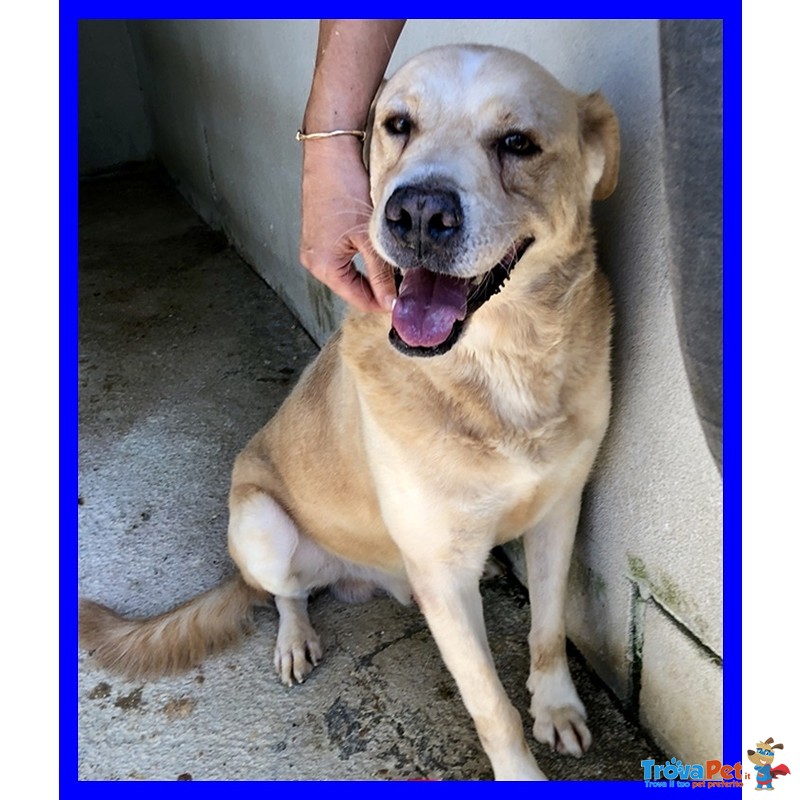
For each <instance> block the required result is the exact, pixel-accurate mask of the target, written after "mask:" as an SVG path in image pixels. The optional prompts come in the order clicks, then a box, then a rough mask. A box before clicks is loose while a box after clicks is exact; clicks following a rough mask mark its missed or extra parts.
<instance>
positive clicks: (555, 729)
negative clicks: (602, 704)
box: [531, 706, 592, 758]
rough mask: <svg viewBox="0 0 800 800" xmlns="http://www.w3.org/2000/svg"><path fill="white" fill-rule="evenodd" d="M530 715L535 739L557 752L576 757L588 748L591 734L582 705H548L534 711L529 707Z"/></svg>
mask: <svg viewBox="0 0 800 800" xmlns="http://www.w3.org/2000/svg"><path fill="white" fill-rule="evenodd" d="M531 715H533V716H534V721H533V735H534V737H535V738H536V740H537V741H539V742H542V743H544V744H549V745H550V747H552V748H553V749H554V750H555V751H556V752H557V753H561V754H562V755H571V756H575V757H576V758H578V757H580V756H582V755H583V754H584V753H585V752H586V751H587V750H588V749H589V745H591V743H592V734H591V733H590V731H589V728H588V726H587V725H586V717H585V715H584V713H583V710H582V707H581V708H576V707H575V706H561V707H558V708H553V707H552V706H550V707H546V708H543V709H537V710H536V711H535V712H534V710H533V708H531Z"/></svg>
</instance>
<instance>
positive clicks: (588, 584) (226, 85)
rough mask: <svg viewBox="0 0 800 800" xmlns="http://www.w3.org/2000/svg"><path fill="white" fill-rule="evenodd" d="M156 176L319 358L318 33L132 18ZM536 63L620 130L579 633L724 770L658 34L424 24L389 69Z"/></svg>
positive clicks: (600, 209)
mask: <svg viewBox="0 0 800 800" xmlns="http://www.w3.org/2000/svg"><path fill="white" fill-rule="evenodd" d="M127 30H128V31H130V34H131V40H132V43H133V50H134V53H135V56H136V63H137V66H138V75H139V79H140V81H141V85H142V88H143V91H144V96H145V98H146V103H147V107H148V111H149V115H150V119H151V121H152V131H153V141H154V149H155V152H156V153H157V156H158V158H159V160H160V161H161V162H162V163H163V164H164V165H165V166H166V168H167V169H168V171H169V172H170V174H171V175H172V176H173V178H174V179H175V180H176V182H177V184H178V186H179V188H180V189H181V190H182V191H183V193H184V195H185V196H186V197H187V198H188V199H189V201H190V202H191V203H192V204H193V205H194V206H195V208H197V209H198V211H199V212H200V213H201V214H202V215H203V216H204V217H205V218H206V219H207V220H208V221H209V222H210V223H211V224H213V225H215V226H218V227H222V228H223V229H224V230H225V231H226V233H227V235H228V236H229V238H230V239H231V240H232V241H233V242H234V243H235V244H236V246H237V247H238V248H239V250H240V251H241V253H242V254H243V255H244V257H245V258H246V259H247V260H248V261H249V262H250V263H251V264H252V265H253V266H254V268H255V269H256V270H258V271H259V272H260V273H261V274H262V275H263V276H264V278H265V279H266V280H267V281H268V282H269V283H270V284H271V285H272V286H273V287H274V288H275V289H276V290H277V291H278V292H279V294H280V295H281V296H282V297H283V298H284V299H285V300H286V301H287V303H288V304H289V305H290V307H292V308H293V309H294V310H295V312H296V313H297V314H298V316H299V317H300V319H301V320H302V321H303V324H304V325H305V326H306V327H307V328H308V330H309V331H310V332H311V333H312V335H313V336H315V338H317V340H318V341H322V340H324V339H325V337H326V336H327V335H328V334H329V333H330V331H331V330H332V328H333V327H334V326H335V325H336V322H337V320H338V318H339V314H340V312H341V305H340V304H339V303H338V301H334V300H332V299H331V297H330V295H329V293H328V292H327V290H325V289H324V287H322V286H320V285H318V284H317V283H315V282H314V281H313V280H312V279H310V278H309V277H308V276H307V275H306V273H305V271H304V270H303V269H302V268H300V267H299V265H298V262H297V249H298V244H297V243H298V236H299V218H298V207H299V176H300V157H301V153H300V148H299V146H298V145H297V143H296V142H295V141H294V138H293V136H294V132H295V130H296V128H297V127H298V125H299V123H300V120H301V118H302V113H303V107H304V103H305V98H306V94H307V91H308V87H309V84H310V78H311V72H312V68H313V60H314V51H315V44H316V21H315V20H293V21H292V20H289V21H286V20H282V21H269V20H267V21H135V22H134V21H131V22H129V23H128V25H127ZM467 41H478V42H484V43H494V44H502V45H505V46H508V47H512V48H515V49H518V50H521V51H523V52H526V53H528V54H529V55H531V56H532V57H533V58H535V59H536V60H538V61H539V62H541V63H542V64H543V65H544V66H545V67H547V68H548V69H549V70H550V71H551V72H553V73H554V74H555V75H556V77H558V78H559V79H560V80H561V81H562V83H564V84H565V85H567V86H569V87H570V88H573V89H576V90H580V91H586V92H588V91H591V90H594V89H597V88H600V89H602V91H603V92H604V93H605V95H606V96H607V97H608V99H609V100H610V101H611V103H612V105H613V106H614V108H615V109H616V111H617V113H618V115H619V118H620V123H621V129H622V168H621V175H620V183H619V189H618V190H617V192H616V194H615V195H614V196H613V197H612V198H611V199H609V200H607V201H605V202H604V203H601V204H598V206H597V209H596V221H597V228H598V235H599V241H600V244H599V253H600V257H601V261H602V263H603V266H604V268H605V269H606V271H607V272H608V273H609V275H610V278H611V281H612V284H613V287H614V292H615V296H616V307H617V322H616V328H615V350H614V392H615V394H614V415H613V420H612V424H611V428H610V430H609V434H608V438H607V440H606V442H605V445H604V447H603V450H602V453H601V456H600V458H599V462H598V465H597V469H596V472H595V475H594V478H593V480H592V483H591V485H590V487H589V489H588V491H587V495H586V500H585V504H584V513H583V517H582V525H581V531H580V535H579V541H578V545H577V552H576V556H575V560H574V566H573V572H572V576H571V584H572V592H571V596H570V601H569V609H568V610H569V634H570V636H571V638H572V640H573V641H574V642H575V644H576V645H577V646H578V647H579V649H580V650H581V652H582V653H583V654H584V655H585V656H586V658H587V659H589V661H590V662H591V663H592V665H593V666H594V667H595V669H596V670H597V672H598V673H599V674H600V675H601V677H602V678H603V679H604V680H605V681H606V682H607V683H608V684H609V685H610V686H611V687H612V688H613V690H614V691H615V692H616V693H617V694H618V695H619V697H620V698H622V700H623V701H624V702H625V703H626V704H627V705H628V706H629V708H631V709H632V710H633V711H634V712H636V713H638V714H639V715H640V718H641V719H642V721H643V722H644V723H645V724H646V725H647V726H648V728H649V729H650V731H651V732H652V734H653V736H654V737H655V738H656V740H658V742H659V743H660V744H661V745H663V746H664V747H665V748H666V749H667V750H668V751H669V752H670V754H671V755H676V756H679V757H681V758H682V759H684V760H686V759H691V760H693V761H694V760H702V759H705V758H718V757H720V754H721V733H720V731H721V667H720V663H721V661H720V657H721V653H722V620H721V606H722V603H721V591H722V566H721V486H720V478H719V475H718V472H717V470H716V467H715V464H714V462H713V460H712V458H711V456H710V455H709V453H708V449H707V447H706V443H705V441H704V438H703V434H702V431H701V428H700V425H699V423H698V420H697V416H696V414H695V410H694V407H693V404H692V399H691V396H690V392H689V387H688V384H687V379H686V375H685V371H684V367H683V363H682V360H681V352H680V347H679V344H678V337H677V332H676V325H675V319H674V312H673V305H672V300H671V296H670V284H669V278H668V259H669V252H668V248H667V242H666V236H665V231H666V207H665V202H664V197H663V189H662V187H663V174H662V149H661V148H662V141H661V132H662V119H661V103H660V85H659V52H658V26H657V22H656V21H654V20H644V21H641V20H639V21H637V20H615V21H603V20H594V21H580V20H566V21H564V20H561V21H559V20H480V21H477V20H425V21H411V22H409V23H408V25H407V27H406V30H405V32H404V33H403V35H402V37H401V40H400V43H399V44H398V47H397V50H396V52H395V55H394V58H393V60H392V64H391V65H390V71H392V69H393V68H394V67H395V66H397V65H398V64H400V63H402V61H404V60H405V59H406V58H408V57H409V56H411V55H413V54H414V53H416V52H418V51H420V50H422V49H424V48H426V47H428V46H431V45H435V44H440V43H447V42H467Z"/></svg>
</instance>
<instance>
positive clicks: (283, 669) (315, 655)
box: [275, 624, 322, 686]
mask: <svg viewBox="0 0 800 800" xmlns="http://www.w3.org/2000/svg"><path fill="white" fill-rule="evenodd" d="M321 658H322V643H321V642H320V638H319V636H318V635H317V632H316V631H315V630H314V629H313V628H312V627H311V626H310V625H305V624H295V625H281V628H280V630H279V631H278V641H277V643H276V645H275V671H276V672H277V673H278V675H279V677H280V679H281V681H282V682H283V683H285V684H286V685H287V686H294V685H295V684H296V683H303V681H304V680H305V679H306V678H307V677H308V675H309V673H310V672H311V670H312V669H314V667H316V666H317V664H319V662H320V659H321Z"/></svg>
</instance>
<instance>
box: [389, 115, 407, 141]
mask: <svg viewBox="0 0 800 800" xmlns="http://www.w3.org/2000/svg"><path fill="white" fill-rule="evenodd" d="M383 127H384V128H385V129H386V130H387V131H388V132H389V133H390V134H392V136H407V135H408V134H409V133H410V132H411V120H410V119H409V118H408V117H404V116H402V115H400V114H398V115H397V116H396V117H389V119H387V120H386V122H384V123H383Z"/></svg>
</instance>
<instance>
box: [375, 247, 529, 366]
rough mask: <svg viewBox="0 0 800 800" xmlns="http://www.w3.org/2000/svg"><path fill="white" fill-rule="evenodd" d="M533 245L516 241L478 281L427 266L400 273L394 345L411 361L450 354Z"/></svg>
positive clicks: (393, 327)
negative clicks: (472, 316) (434, 270)
mask: <svg viewBox="0 0 800 800" xmlns="http://www.w3.org/2000/svg"><path fill="white" fill-rule="evenodd" d="M531 244H533V237H529V238H527V239H522V240H520V241H519V242H515V243H514V244H513V245H512V246H511V247H510V248H509V249H508V251H507V252H506V254H505V255H504V256H503V258H502V259H501V260H500V261H499V262H498V263H497V264H495V266H494V267H492V269H490V270H489V271H488V272H487V273H485V274H484V275H482V276H480V277H478V278H456V277H453V276H452V275H444V274H442V273H439V272H431V271H430V270H427V269H425V268H424V267H414V268H413V269H408V270H406V271H405V273H401V272H400V271H398V272H397V273H396V281H397V302H396V303H395V305H394V308H393V309H392V328H391V330H390V331H389V341H390V342H391V343H392V344H393V345H394V346H395V347H396V348H397V349H398V350H399V351H400V352H401V353H405V354H406V355H409V356H439V355H442V354H443V353H446V352H447V351H448V350H450V348H451V347H452V346H453V345H454V344H455V343H456V342H457V341H458V338H459V336H461V333H462V332H463V330H464V325H465V324H466V322H467V321H468V319H469V317H470V316H471V315H472V314H474V313H475V312H476V311H477V310H478V309H479V308H480V307H481V306H482V305H483V304H484V303H485V302H486V301H487V300H488V299H489V298H490V297H491V296H492V295H494V294H497V292H499V291H500V289H502V288H503V284H504V283H505V281H506V279H507V278H508V276H509V275H510V274H511V270H512V269H514V267H515V266H516V265H517V262H518V261H519V260H520V259H521V258H522V256H523V254H524V253H525V251H526V250H527V249H528V248H529V247H530V246H531Z"/></svg>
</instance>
